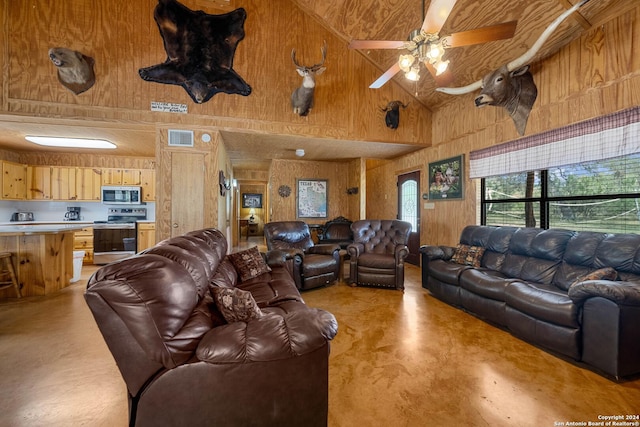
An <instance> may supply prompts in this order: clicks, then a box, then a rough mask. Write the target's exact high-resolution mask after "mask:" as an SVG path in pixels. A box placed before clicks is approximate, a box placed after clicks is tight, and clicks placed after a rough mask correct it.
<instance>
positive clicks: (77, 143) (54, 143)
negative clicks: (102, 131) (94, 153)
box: [24, 135, 116, 149]
mask: <svg viewBox="0 0 640 427" xmlns="http://www.w3.org/2000/svg"><path fill="white" fill-rule="evenodd" d="M24 139H26V140H27V141H29V142H33V143H34V144H38V145H46V146H48V147H65V148H99V149H114V148H116V145H115V144H114V143H113V142H110V141H107V140H105V139H87V138H66V137H54V136H32V135H27V136H25V137H24Z"/></svg>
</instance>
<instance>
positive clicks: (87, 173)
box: [76, 168, 102, 202]
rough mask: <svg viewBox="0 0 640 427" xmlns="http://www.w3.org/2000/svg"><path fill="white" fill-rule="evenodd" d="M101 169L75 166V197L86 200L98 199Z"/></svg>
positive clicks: (95, 200) (94, 200) (93, 200)
mask: <svg viewBox="0 0 640 427" xmlns="http://www.w3.org/2000/svg"><path fill="white" fill-rule="evenodd" d="M101 185H102V170H101V169H96V168H76V191H77V199H76V200H84V201H88V202H99V201H100V197H101V195H100V187H101Z"/></svg>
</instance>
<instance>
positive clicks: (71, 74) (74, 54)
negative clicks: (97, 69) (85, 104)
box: [49, 47, 96, 95]
mask: <svg viewBox="0 0 640 427" xmlns="http://www.w3.org/2000/svg"><path fill="white" fill-rule="evenodd" d="M49 59H51V62H53V65H55V66H56V67H57V68H58V80H59V81H60V83H62V85H63V86H64V87H66V88H67V89H69V90H70V91H71V92H73V93H75V94H76V95H78V94H80V93H82V92H85V91H87V90H89V89H90V88H91V86H93V85H94V83H95V82H96V75H95V73H94V71H93V65H94V64H95V61H94V60H93V58H91V57H89V56H86V55H83V54H82V53H80V52H78V51H76V50H71V49H67V48H64V47H53V48H51V49H49Z"/></svg>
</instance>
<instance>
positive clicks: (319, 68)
mask: <svg viewBox="0 0 640 427" xmlns="http://www.w3.org/2000/svg"><path fill="white" fill-rule="evenodd" d="M321 51H322V60H321V61H320V62H319V63H317V64H314V65H312V66H310V67H306V66H304V65H300V64H298V61H297V59H296V49H295V48H294V49H292V50H291V60H292V61H293V64H294V65H295V66H296V71H297V72H298V74H300V76H302V85H301V86H300V87H298V88H296V90H294V91H293V93H292V94H291V107H292V108H293V112H294V113H295V114H298V115H300V116H306V115H307V114H309V110H311V108H313V94H314V91H315V87H316V76H319V75H320V74H322V73H323V72H324V70H326V69H327V67H325V66H324V61H325V59H327V42H326V41H325V42H324V44H323V45H322V48H321Z"/></svg>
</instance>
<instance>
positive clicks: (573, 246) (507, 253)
mask: <svg viewBox="0 0 640 427" xmlns="http://www.w3.org/2000/svg"><path fill="white" fill-rule="evenodd" d="M458 246H459V247H460V248H461V249H464V250H466V249H469V252H468V253H472V252H475V253H476V254H479V255H481V256H480V257H475V259H474V257H469V256H467V257H466V258H462V259H460V257H458V256H457V254H456V249H457V248H453V247H449V246H429V245H425V246H422V247H421V248H420V251H421V253H422V286H423V287H424V288H426V289H428V290H429V291H430V293H431V294H432V295H434V296H436V297H437V298H439V299H441V300H443V301H446V302H448V303H449V304H452V305H455V306H457V307H460V308H462V309H464V310H466V311H468V312H470V313H472V314H474V315H476V316H478V317H480V318H482V319H484V320H487V321H489V322H491V323H493V324H495V325H498V326H500V327H502V328H504V329H507V330H508V331H510V332H511V333H512V334H513V335H515V336H517V337H519V338H521V339H523V340H525V341H528V342H530V343H532V344H535V345H537V346H540V347H543V348H545V349H547V350H550V351H551V352H552V353H554V354H557V355H561V356H563V357H565V358H568V359H569V360H573V361H575V362H576V363H579V364H581V365H583V366H586V367H589V368H590V369H592V370H594V371H596V372H598V373H602V374H605V375H606V376H611V377H615V378H621V377H625V376H631V375H635V374H638V373H640V235H638V234H607V233H596V232H587V231H582V232H576V231H570V230H562V229H550V230H542V229H538V228H516V227H491V226H475V225H474V226H467V227H465V228H464V230H463V231H462V234H461V236H460V244H459V245H458ZM465 246H466V249H465ZM474 247H475V249H474ZM478 248H481V249H478ZM463 252H464V251H463ZM480 252H483V253H481V254H480ZM458 254H460V250H458ZM456 258H457V260H456ZM474 263H476V265H475V266H474V265H473V264H474ZM607 267H611V268H612V269H609V268H607ZM605 273H606V274H607V275H608V274H611V276H610V277H601V276H603V275H604V274H605ZM599 277H601V278H599Z"/></svg>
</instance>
